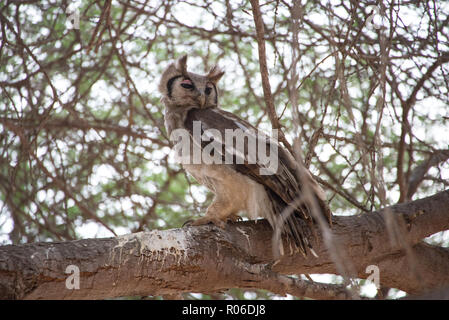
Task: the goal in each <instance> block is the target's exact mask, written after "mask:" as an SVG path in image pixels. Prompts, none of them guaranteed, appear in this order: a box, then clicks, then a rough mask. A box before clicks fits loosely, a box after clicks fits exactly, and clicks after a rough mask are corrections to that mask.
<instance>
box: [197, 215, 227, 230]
mask: <svg viewBox="0 0 449 320" xmlns="http://www.w3.org/2000/svg"><path fill="white" fill-rule="evenodd" d="M209 223H213V224H214V225H216V226H217V227H219V228H221V229H225V227H226V222H224V221H222V220H220V219H217V218H211V217H203V218H199V219H196V220H194V221H192V222H191V223H190V225H191V226H202V225H205V224H209Z"/></svg>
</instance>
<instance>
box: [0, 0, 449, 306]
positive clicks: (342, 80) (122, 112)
mask: <svg viewBox="0 0 449 320" xmlns="http://www.w3.org/2000/svg"><path fill="white" fill-rule="evenodd" d="M260 10H261V11H262V18H263V21H264V24H265V26H264V27H265V42H266V47H267V64H268V70H269V76H270V82H271V88H272V93H273V97H274V102H275V106H276V112H277V115H278V117H279V121H280V123H281V125H282V130H283V131H284V133H285V135H286V137H287V140H288V141H290V142H292V141H293V139H295V138H296V139H298V140H299V141H300V142H301V150H300V153H301V155H302V157H303V159H304V160H305V162H306V165H307V166H308V167H309V168H310V170H311V172H312V173H313V174H314V175H315V176H316V177H317V179H318V180H319V182H320V184H321V185H322V186H323V188H324V189H325V191H326V194H327V198H328V200H329V201H330V206H331V209H332V211H333V213H334V214H337V215H352V214H364V213H365V212H369V211H373V210H376V209H379V208H381V207H384V206H388V205H392V204H395V203H400V202H404V201H409V200H414V199H419V198H421V197H425V196H429V195H432V194H435V193H436V192H438V191H442V190H444V189H445V188H447V187H448V185H449V161H448V159H449V65H448V61H449V39H448V37H449V27H448V25H449V2H447V1H325V0H323V1H308V0H306V1H304V0H303V1H296V2H292V1H280V0H276V1H261V2H260ZM0 23H1V30H0V244H2V245H5V244H19V243H28V242H39V241H65V240H72V239H79V238H91V237H112V236H116V235H123V234H127V233H131V232H138V231H144V230H152V229H168V228H178V227H180V226H181V225H182V224H183V223H184V222H185V221H186V220H188V219H190V218H196V217H198V216H200V215H202V214H204V212H205V208H207V206H208V204H209V203H210V201H211V199H212V194H211V193H209V192H208V191H207V190H206V189H205V188H204V187H202V186H199V185H198V184H197V183H196V182H195V180H194V179H193V178H191V177H189V176H187V175H186V173H185V172H184V171H183V170H182V169H181V167H180V165H178V164H176V163H175V162H174V161H173V155H172V154H171V151H170V150H171V149H170V146H169V142H168V138H167V134H166V131H165V128H164V123H163V112H164V110H163V105H162V104H161V103H160V101H159V100H160V95H159V93H158V92H157V85H158V81H159V77H160V75H161V71H162V70H163V69H164V68H165V67H166V66H167V65H168V64H169V63H170V62H171V61H172V60H173V59H176V58H178V57H180V56H181V55H182V54H185V53H187V54H189V68H190V70H191V71H193V72H197V73H203V72H206V71H207V70H209V69H210V68H211V67H212V66H213V65H214V64H215V63H218V64H219V65H220V66H221V67H222V68H223V69H224V70H225V71H226V74H225V75H224V77H223V78H222V80H221V81H220V85H219V88H220V90H221V97H220V104H221V107H222V108H223V109H225V110H227V111H230V112H234V113H236V114H238V115H239V116H241V117H242V118H244V119H246V120H248V121H249V122H251V123H252V124H254V125H256V126H258V127H259V128H261V129H263V130H266V131H267V132H269V131H270V130H271V122H270V119H269V117H268V114H267V109H266V106H265V102H264V98H263V91H262V86H261V77H260V72H259V60H258V49H257V48H258V47H257V40H256V32H255V27H254V19H253V15H252V11H251V5H250V3H249V1H238V0H233V1H225V0H213V1H212V0H207V1H194V0H189V1H172V0H169V1H149V0H138V1H131V0H130V1H125V0H97V1H95V0H78V1H65V0H57V1H52V0H39V1H34V0H27V1H20V0H16V1H10V0H3V1H2V2H1V3H0ZM426 241H428V242H430V243H435V244H438V245H440V246H448V243H449V236H448V234H445V233H444V232H443V233H438V234H435V235H433V236H432V237H430V238H428V239H427V240H426ZM312 278H313V279H317V280H320V281H326V282H335V283H338V282H341V278H340V277H337V276H332V275H324V276H323V275H312ZM360 283H361V284H362V294H367V295H370V296H374V295H376V290H375V287H374V286H373V285H364V281H363V280H360ZM386 289H387V290H386V291H385V292H386V293H387V296H388V297H398V296H401V293H400V292H398V291H397V290H393V289H392V290H388V289H389V288H386ZM388 294H389V295H388ZM184 297H185V298H187V299H189V298H192V299H210V298H212V299H213V298H220V299H224V298H228V299H232V298H240V299H257V298H263V299H276V298H278V297H277V296H275V295H273V294H272V293H269V292H266V291H263V290H252V291H243V290H237V289H232V290H229V291H228V292H227V293H223V294H217V295H204V294H194V293H193V294H184ZM149 298H158V297H149ZM290 298H291V297H290Z"/></svg>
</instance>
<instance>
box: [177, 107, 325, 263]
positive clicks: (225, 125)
mask: <svg viewBox="0 0 449 320" xmlns="http://www.w3.org/2000/svg"><path fill="white" fill-rule="evenodd" d="M195 122H196V124H195ZM184 124H185V128H186V129H187V130H189V133H190V134H191V135H192V136H193V134H194V124H195V125H197V126H198V124H200V126H201V134H204V133H205V132H206V133H209V132H212V133H213V132H219V133H220V134H219V135H213V134H211V135H212V136H213V137H210V138H211V139H210V140H209V141H204V140H199V141H196V142H197V143H198V144H200V145H201V148H202V150H206V149H207V145H208V144H209V143H212V142H213V143H214V144H215V145H216V146H218V147H215V148H213V149H212V150H213V152H218V153H219V155H218V156H219V157H220V158H221V160H222V161H223V162H222V163H225V161H226V160H227V159H232V163H230V164H229V165H231V166H233V168H234V169H235V170H236V171H237V172H240V173H241V174H243V175H245V176H248V177H249V178H251V179H253V180H254V181H256V182H258V183H260V184H261V185H263V186H264V188H265V191H266V192H267V195H268V197H269V199H270V200H271V204H272V212H273V215H275V216H274V217H273V219H269V220H271V221H279V218H280V216H281V214H282V213H283V212H284V211H287V210H286V209H287V207H289V206H291V210H289V211H291V214H288V215H286V216H285V217H282V219H283V221H282V223H281V227H282V233H283V234H286V235H287V236H288V238H289V239H291V240H293V243H294V244H295V245H296V247H297V248H298V249H300V250H301V251H302V252H303V253H304V254H305V253H306V252H307V251H306V247H309V248H311V244H310V241H309V240H310V239H311V237H313V236H314V234H313V232H312V230H313V228H312V224H313V221H314V220H315V219H313V215H312V212H311V208H312V207H315V208H318V211H319V213H318V214H320V215H322V217H324V218H325V220H326V221H327V222H328V223H330V222H331V212H330V210H329V208H328V206H327V203H326V200H325V197H324V193H323V191H322V190H321V188H320V187H319V185H318V184H317V183H316V181H315V180H314V179H313V178H312V176H311V175H310V173H309V171H308V170H307V169H306V168H305V167H303V166H300V165H299V164H298V163H297V162H296V161H295V160H294V158H293V157H292V156H291V154H290V153H289V152H288V151H287V150H286V149H284V148H283V147H282V146H280V145H279V144H278V143H277V141H275V140H274V139H272V138H271V137H269V136H267V135H265V134H264V133H263V132H261V131H260V130H257V128H255V127H254V126H252V125H251V124H249V123H248V122H247V121H245V120H243V119H240V118H239V117H237V116H236V115H234V114H232V113H230V112H226V111H224V110H221V109H218V108H207V109H198V108H194V109H191V110H190V111H189V112H188V113H187V116H186V119H185V123H184ZM227 130H228V134H229V130H233V131H234V132H235V130H241V131H242V132H244V133H246V137H248V139H246V140H245V143H244V145H243V148H242V147H240V148H239V147H237V146H236V145H235V142H234V141H233V143H229V141H226V140H225V139H224V137H225V136H226V134H227ZM194 139H195V137H194ZM250 142H251V143H254V144H256V146H257V148H259V147H260V146H263V145H265V150H266V152H268V151H269V152H273V151H276V150H277V155H276V159H271V160H275V161H276V164H277V168H276V170H275V171H272V172H269V168H268V169H267V162H266V161H262V159H261V158H260V157H258V156H257V155H254V154H252V153H254V149H251V147H250V145H249V144H250ZM273 147H274V148H276V150H274V149H273ZM257 148H256V149H257ZM208 150H210V148H209V149H208ZM257 150H258V149H257ZM214 156H215V157H217V155H214ZM270 156H271V155H270ZM265 160H266V159H265ZM227 163H229V162H227ZM305 187H308V188H310V189H309V190H311V191H312V192H311V193H309V195H310V194H311V195H312V197H313V198H314V199H313V200H311V199H307V198H305V197H302V195H303V188H305ZM311 201H314V202H315V204H317V206H313V204H312V203H311ZM315 217H316V216H315ZM272 226H273V223H272ZM273 227H274V226H273Z"/></svg>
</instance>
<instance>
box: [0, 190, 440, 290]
mask: <svg viewBox="0 0 449 320" xmlns="http://www.w3.org/2000/svg"><path fill="white" fill-rule="evenodd" d="M392 218H393V219H394V221H395V223H394V226H395V227H396V231H397V232H399V233H400V235H401V237H400V238H395V239H396V240H395V241H391V234H392V233H391V230H390V228H389V227H388V225H389V223H390V222H389V223H387V222H388V221H392V220H391V219H392ZM447 229H449V190H446V191H443V192H440V193H438V194H435V195H433V196H431V197H428V198H424V199H420V200H416V201H413V202H408V203H403V204H398V205H394V206H391V207H388V208H385V209H382V210H379V211H376V212H371V213H365V214H360V215H355V216H336V217H334V219H333V227H332V230H333V234H334V241H336V242H337V243H338V244H339V245H340V246H339V247H340V249H341V248H343V249H341V250H340V252H338V254H343V255H344V256H345V261H347V262H348V263H350V264H351V265H352V267H353V270H354V271H355V274H353V275H352V276H356V277H359V278H367V277H368V276H369V275H370V274H369V273H366V268H367V266H369V265H376V266H377V267H378V268H379V272H380V273H379V275H380V283H381V284H382V285H383V286H388V287H393V288H398V289H401V290H404V291H406V292H408V293H411V294H423V293H425V292H427V291H429V290H433V289H437V288H440V287H448V286H449V250H448V249H447V248H441V247H435V246H431V245H428V244H425V243H423V242H422V239H423V238H425V237H427V236H429V235H431V234H434V233H436V232H439V231H443V230H447ZM397 232H396V233H397ZM317 233H318V235H319V234H320V233H319V230H317ZM271 242H272V230H271V228H270V226H269V224H268V223H267V222H266V221H264V220H259V221H258V222H257V223H256V222H255V221H245V222H237V223H229V224H227V226H226V229H225V230H223V229H220V228H217V227H215V226H212V225H207V226H199V227H186V228H182V229H171V230H163V231H161V230H153V231H149V232H139V233H135V234H130V235H125V236H120V237H116V238H104V239H85V240H76V241H68V242H53V243H33V244H23V245H7V246H2V247H0V299H105V298H113V297H121V296H136V295H172V294H178V293H181V292H204V293H210V292H219V291H223V290H226V289H228V288H262V289H267V290H270V291H273V292H276V293H280V294H283V293H291V294H294V295H300V296H307V297H311V298H318V299H335V298H337V299H346V298H351V294H350V293H348V292H347V291H346V290H345V289H344V287H343V286H339V285H326V284H319V283H314V282H311V281H304V280H301V279H296V280H295V279H292V278H289V277H285V276H282V275H291V274H309V273H333V274H338V268H337V266H336V265H335V264H334V262H333V261H332V259H331V256H332V255H331V254H330V253H329V252H328V251H327V250H326V248H325V247H324V244H323V241H322V239H321V237H320V236H318V241H317V244H316V245H315V246H314V249H315V251H316V252H317V254H318V258H315V257H313V256H307V257H304V256H302V255H301V254H300V253H292V254H291V255H290V252H289V250H288V244H287V243H286V242H284V246H285V248H286V255H285V256H283V257H282V258H281V260H279V261H278V262H276V263H274V264H273V263H272V262H273V261H272V248H271ZM70 265H72V266H75V268H77V269H78V270H79V289H68V288H70V287H71V286H70V281H71V280H70V279H73V276H74V274H72V273H71V272H73V271H71V272H69V273H66V270H68V269H67V267H68V266H70ZM71 270H73V269H71ZM70 277H72V278H70ZM67 282H69V285H68V286H67Z"/></svg>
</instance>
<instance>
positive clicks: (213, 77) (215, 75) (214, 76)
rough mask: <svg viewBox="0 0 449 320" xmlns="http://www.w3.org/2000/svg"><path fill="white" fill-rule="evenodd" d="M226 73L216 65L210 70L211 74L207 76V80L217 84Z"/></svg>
mask: <svg viewBox="0 0 449 320" xmlns="http://www.w3.org/2000/svg"><path fill="white" fill-rule="evenodd" d="M224 73H225V72H224V71H223V70H221V68H220V67H219V66H218V65H215V66H213V67H212V69H210V71H209V73H208V74H207V78H208V79H209V81H210V82H212V83H214V84H215V83H217V82H218V80H220V78H221V77H222V76H223V75H224Z"/></svg>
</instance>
